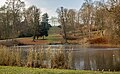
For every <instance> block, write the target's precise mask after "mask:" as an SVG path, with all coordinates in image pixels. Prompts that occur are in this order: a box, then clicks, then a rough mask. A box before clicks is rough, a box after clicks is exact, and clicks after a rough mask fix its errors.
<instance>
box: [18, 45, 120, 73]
mask: <svg viewBox="0 0 120 74" xmlns="http://www.w3.org/2000/svg"><path fill="white" fill-rule="evenodd" d="M41 46H42V47H43V48H44V49H46V48H48V47H51V50H53V51H54V50H58V49H59V48H62V49H63V50H64V51H71V59H72V63H71V66H72V69H76V70H107V71H109V70H111V71H114V70H115V71H120V48H85V47H82V46H80V45H41ZM18 47H20V48H22V49H24V51H25V49H28V48H30V47H33V46H18Z"/></svg>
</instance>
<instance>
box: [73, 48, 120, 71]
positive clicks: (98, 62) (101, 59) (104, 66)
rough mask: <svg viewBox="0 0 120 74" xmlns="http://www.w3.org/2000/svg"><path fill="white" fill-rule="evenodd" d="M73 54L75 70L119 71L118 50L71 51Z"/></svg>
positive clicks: (119, 51) (119, 56) (119, 59)
mask: <svg viewBox="0 0 120 74" xmlns="http://www.w3.org/2000/svg"><path fill="white" fill-rule="evenodd" d="M83 51H84V50H83ZM73 54H74V55H73V58H74V59H73V62H74V63H73V64H74V68H75V69H84V70H107V71H108V70H112V71H113V70H115V71H118V70H120V50H86V51H84V52H81V51H73Z"/></svg>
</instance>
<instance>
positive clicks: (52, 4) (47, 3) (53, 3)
mask: <svg viewBox="0 0 120 74" xmlns="http://www.w3.org/2000/svg"><path fill="white" fill-rule="evenodd" d="M5 1H6V0H0V6H1V5H3V4H4V3H5ZM22 1H25V4H26V7H29V6H31V5H35V6H37V7H38V8H40V9H41V12H42V13H46V12H47V13H48V15H49V16H50V17H51V16H56V17H57V13H56V9H57V8H60V7H61V6H63V7H65V8H70V9H77V10H79V9H80V7H81V5H82V3H83V2H84V0H22Z"/></svg>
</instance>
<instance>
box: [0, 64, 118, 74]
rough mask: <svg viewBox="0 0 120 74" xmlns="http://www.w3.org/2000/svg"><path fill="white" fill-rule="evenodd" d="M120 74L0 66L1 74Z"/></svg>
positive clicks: (113, 73)
mask: <svg viewBox="0 0 120 74" xmlns="http://www.w3.org/2000/svg"><path fill="white" fill-rule="evenodd" d="M16 73H17V74H119V73H120V72H104V71H84V70H63V69H39V68H26V67H11V66H0V74H16Z"/></svg>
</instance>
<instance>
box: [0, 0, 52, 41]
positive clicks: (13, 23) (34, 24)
mask: <svg viewBox="0 0 120 74" xmlns="http://www.w3.org/2000/svg"><path fill="white" fill-rule="evenodd" d="M40 15H41V11H40V9H38V8H37V7H36V6H34V5H32V6H30V7H28V8H25V3H24V2H22V1H21V0H6V2H5V4H4V5H3V6H2V7H0V39H9V38H12V39H13V38H16V37H31V36H33V40H34V39H35V37H36V36H37V37H38V36H41V37H44V36H48V30H49V28H50V27H51V25H50V24H49V23H48V18H49V17H48V14H47V13H45V14H43V15H42V17H41V16H40Z"/></svg>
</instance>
